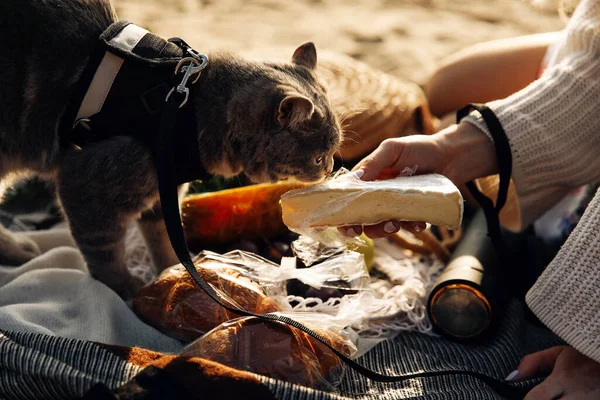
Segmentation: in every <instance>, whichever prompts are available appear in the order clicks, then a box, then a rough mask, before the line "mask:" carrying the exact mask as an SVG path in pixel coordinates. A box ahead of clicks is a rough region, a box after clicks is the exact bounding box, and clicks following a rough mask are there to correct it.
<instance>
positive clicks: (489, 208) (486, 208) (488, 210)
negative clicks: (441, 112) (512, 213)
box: [456, 104, 512, 265]
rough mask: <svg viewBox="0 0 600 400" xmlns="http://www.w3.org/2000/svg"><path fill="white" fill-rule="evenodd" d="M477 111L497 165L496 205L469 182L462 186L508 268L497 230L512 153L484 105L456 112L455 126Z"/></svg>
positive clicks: (505, 252) (499, 232)
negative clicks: (477, 210)
mask: <svg viewBox="0 0 600 400" xmlns="http://www.w3.org/2000/svg"><path fill="white" fill-rule="evenodd" d="M474 110H475V111H478V112H479V114H480V115H481V117H482V118H483V120H484V121H485V123H486V125H487V127H488V129H489V130H490V134H491V135H492V139H493V140H494V145H495V148H496V160H497V163H498V174H499V176H500V184H499V186H498V197H497V200H496V205H495V206H494V202H493V201H492V200H491V199H490V198H489V197H487V196H485V195H484V194H483V193H481V192H480V191H479V189H477V186H476V185H475V183H474V182H473V181H471V182H467V184H466V186H467V188H468V189H469V191H470V192H471V194H472V195H473V197H474V198H475V200H477V202H478V203H479V204H480V205H481V208H482V209H483V213H484V214H485V219H486V222H487V227H488V236H489V237H490V240H491V242H492V245H493V246H494V249H495V252H496V255H497V257H498V259H499V260H500V261H501V263H502V264H503V265H509V264H507V263H510V262H511V261H510V254H511V252H510V249H509V248H508V246H507V245H506V243H505V242H504V240H503V239H502V230H501V228H500V210H501V209H502V207H504V205H505V204H506V199H507V197H508V187H509V184H510V178H511V176H512V153H511V150H510V144H509V143H508V138H507V137H506V133H505V132H504V129H503V128H502V124H500V121H499V120H498V118H497V117H496V115H495V114H494V112H493V111H492V110H491V109H490V108H489V107H487V106H486V105H484V104H469V105H467V106H465V107H463V108H462V109H460V110H458V112H457V114H456V119H457V122H460V121H461V120H462V119H463V118H464V117H466V116H467V115H469V113H471V112H472V111H474Z"/></svg>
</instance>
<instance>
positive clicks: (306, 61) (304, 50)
mask: <svg viewBox="0 0 600 400" xmlns="http://www.w3.org/2000/svg"><path fill="white" fill-rule="evenodd" d="M292 62H293V63H294V64H298V65H302V66H303V67H306V68H309V69H315V67H316V66H317V49H316V48H315V45H314V44H313V43H312V42H308V43H304V44H303V45H302V46H300V47H298V48H297V49H296V51H294V55H293V56H292Z"/></svg>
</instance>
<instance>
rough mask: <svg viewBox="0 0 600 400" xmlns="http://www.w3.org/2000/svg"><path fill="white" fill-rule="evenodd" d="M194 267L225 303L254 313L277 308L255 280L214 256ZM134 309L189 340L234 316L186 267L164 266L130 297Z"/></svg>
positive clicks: (163, 327)
mask: <svg viewBox="0 0 600 400" xmlns="http://www.w3.org/2000/svg"><path fill="white" fill-rule="evenodd" d="M195 265H196V268H197V270H198V272H199V273H200V275H201V276H202V277H203V278H204V280H206V282H207V283H208V284H209V285H210V286H212V288H213V289H214V290H215V291H216V293H217V295H218V296H219V298H220V299H221V300H222V301H223V302H224V303H226V304H229V305H232V306H234V307H236V308H240V309H242V310H247V311H252V312H255V313H270V312H275V311H280V310H282V309H283V307H282V306H281V305H280V304H278V303H277V302H276V301H275V300H273V299H271V298H270V297H268V296H267V295H266V294H265V292H264V290H263V289H262V288H261V286H260V285H259V284H257V283H256V282H255V281H252V280H251V279H249V278H247V277H245V276H244V274H243V273H241V272H240V271H236V270H235V269H233V268H230V265H229V264H227V263H223V262H221V261H219V260H218V259H208V260H207V259H203V260H202V261H201V262H198V261H195ZM132 306H133V310H134V312H135V313H136V314H137V315H138V316H139V317H140V318H141V319H142V320H144V321H145V322H147V323H148V324H150V325H152V326H154V327H155V328H157V329H159V330H160V331H162V332H164V333H166V334H167V335H169V336H172V337H175V338H177V339H180V340H182V341H192V340H194V339H196V338H198V337H199V336H201V335H202V334H203V333H205V332H208V331H210V330H211V329H213V328H214V327H216V326H218V325H219V324H221V323H223V322H225V321H228V320H230V319H232V318H236V317H237V314H233V313H230V312H229V311H227V310H225V309H224V308H223V307H221V306H220V305H219V304H218V303H217V302H215V301H214V300H213V299H212V298H210V296H208V295H207V294H206V293H205V292H204V291H203V290H202V289H201V288H200V287H198V285H197V284H196V283H195V282H194V281H193V279H192V278H191V276H190V275H189V273H188V272H187V271H186V269H185V268H184V267H183V266H182V265H181V264H179V265H176V266H173V267H171V268H167V269H165V270H164V271H163V272H162V273H161V274H160V275H159V276H158V277H157V278H156V279H155V280H154V281H152V282H150V283H149V284H148V285H146V286H144V287H143V288H142V289H140V291H139V292H138V293H137V295H136V296H135V297H134V298H133V304H132Z"/></svg>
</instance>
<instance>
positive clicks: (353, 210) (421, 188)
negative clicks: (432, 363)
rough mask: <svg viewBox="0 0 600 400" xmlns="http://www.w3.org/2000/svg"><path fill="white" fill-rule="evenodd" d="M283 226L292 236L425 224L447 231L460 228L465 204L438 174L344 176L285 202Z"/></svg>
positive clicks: (300, 191) (297, 193)
mask: <svg viewBox="0 0 600 400" xmlns="http://www.w3.org/2000/svg"><path fill="white" fill-rule="evenodd" d="M281 209H282V217H283V222H284V223H285V224H286V225H287V226H288V228H290V230H292V231H296V232H302V230H305V229H307V228H319V227H328V226H347V225H373V224H377V223H380V222H383V221H388V220H397V221H423V222H428V223H430V224H432V225H437V226H443V227H447V228H449V229H457V228H459V227H460V225H461V222H462V216H463V198H462V195H461V193H460V191H459V190H458V188H457V187H456V186H455V185H454V184H453V183H452V181H450V180H449V179H448V178H446V177H444V176H442V175H439V174H428V175H413V176H399V177H396V178H392V179H386V180H380V181H368V182H367V181H361V180H359V179H357V178H356V176H355V175H354V174H346V175H342V176H341V177H338V178H336V179H332V180H329V181H326V182H325V183H323V184H319V185H315V186H311V187H308V188H304V189H298V190H293V191H290V192H287V193H286V194H284V195H283V196H282V197H281Z"/></svg>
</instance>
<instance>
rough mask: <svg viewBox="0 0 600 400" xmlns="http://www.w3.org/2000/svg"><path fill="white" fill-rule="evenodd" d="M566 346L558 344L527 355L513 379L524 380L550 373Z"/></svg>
mask: <svg viewBox="0 0 600 400" xmlns="http://www.w3.org/2000/svg"><path fill="white" fill-rule="evenodd" d="M564 348H565V347H564V346H556V347H551V348H549V349H546V350H542V351H538V352H537V353H533V354H529V355H526V356H525V357H523V359H522V360H521V362H520V363H519V366H518V367H517V371H518V372H517V374H516V375H515V376H513V378H512V379H511V380H514V381H522V380H526V379H531V378H536V377H539V376H544V375H548V374H550V372H552V369H553V368H554V363H555V362H556V359H557V358H558V356H559V355H560V353H561V352H562V351H563V350H564ZM511 375H512V374H511ZM509 376H510V375H509Z"/></svg>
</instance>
